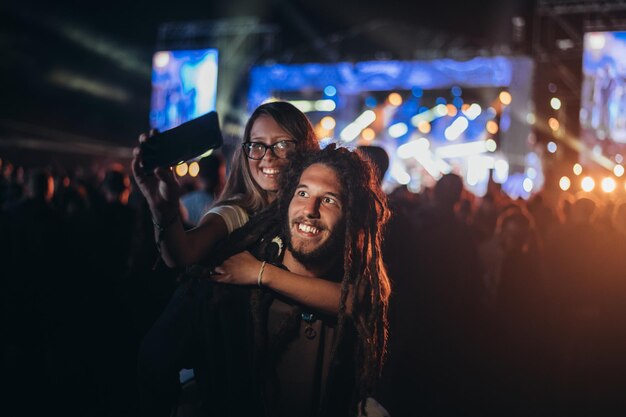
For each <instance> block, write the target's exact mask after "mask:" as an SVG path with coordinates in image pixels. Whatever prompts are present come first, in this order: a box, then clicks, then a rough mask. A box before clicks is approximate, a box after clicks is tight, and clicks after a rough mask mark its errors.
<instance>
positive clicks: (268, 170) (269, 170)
mask: <svg viewBox="0 0 626 417" xmlns="http://www.w3.org/2000/svg"><path fill="white" fill-rule="evenodd" d="M262 172H263V173H264V174H267V175H276V174H278V173H279V172H280V171H279V170H277V169H275V168H263V169H262Z"/></svg>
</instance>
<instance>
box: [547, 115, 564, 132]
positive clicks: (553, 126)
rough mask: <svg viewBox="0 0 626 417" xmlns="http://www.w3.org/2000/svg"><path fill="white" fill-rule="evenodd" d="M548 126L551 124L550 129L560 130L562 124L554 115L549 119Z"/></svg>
mask: <svg viewBox="0 0 626 417" xmlns="http://www.w3.org/2000/svg"><path fill="white" fill-rule="evenodd" d="M548 126H550V129H552V130H555V131H556V130H559V127H560V126H561V124H560V123H559V121H558V120H556V119H555V118H554V117H551V118H549V119H548Z"/></svg>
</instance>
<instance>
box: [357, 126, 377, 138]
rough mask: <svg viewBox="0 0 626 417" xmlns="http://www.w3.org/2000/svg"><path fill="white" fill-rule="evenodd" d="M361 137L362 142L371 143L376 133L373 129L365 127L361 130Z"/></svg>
mask: <svg viewBox="0 0 626 417" xmlns="http://www.w3.org/2000/svg"><path fill="white" fill-rule="evenodd" d="M361 137H362V138H363V140H365V141H368V142H371V141H373V140H374V138H375V137H376V132H374V129H372V128H371V127H367V128H365V129H363V132H361Z"/></svg>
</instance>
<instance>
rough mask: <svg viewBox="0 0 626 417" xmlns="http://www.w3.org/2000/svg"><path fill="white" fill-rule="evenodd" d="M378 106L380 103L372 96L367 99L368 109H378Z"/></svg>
mask: <svg viewBox="0 0 626 417" xmlns="http://www.w3.org/2000/svg"><path fill="white" fill-rule="evenodd" d="M377 104H378V101H376V99H375V98H374V97H372V96H369V97H367V98H366V99H365V105H366V106H367V107H376V105H377Z"/></svg>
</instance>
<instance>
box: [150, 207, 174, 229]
mask: <svg viewBox="0 0 626 417" xmlns="http://www.w3.org/2000/svg"><path fill="white" fill-rule="evenodd" d="M150 212H151V213H152V222H153V223H155V225H156V224H166V223H168V222H170V221H171V220H172V219H175V218H176V217H178V215H179V214H180V213H179V210H178V205H176V206H174V205H167V206H166V205H161V206H159V207H157V206H150Z"/></svg>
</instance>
